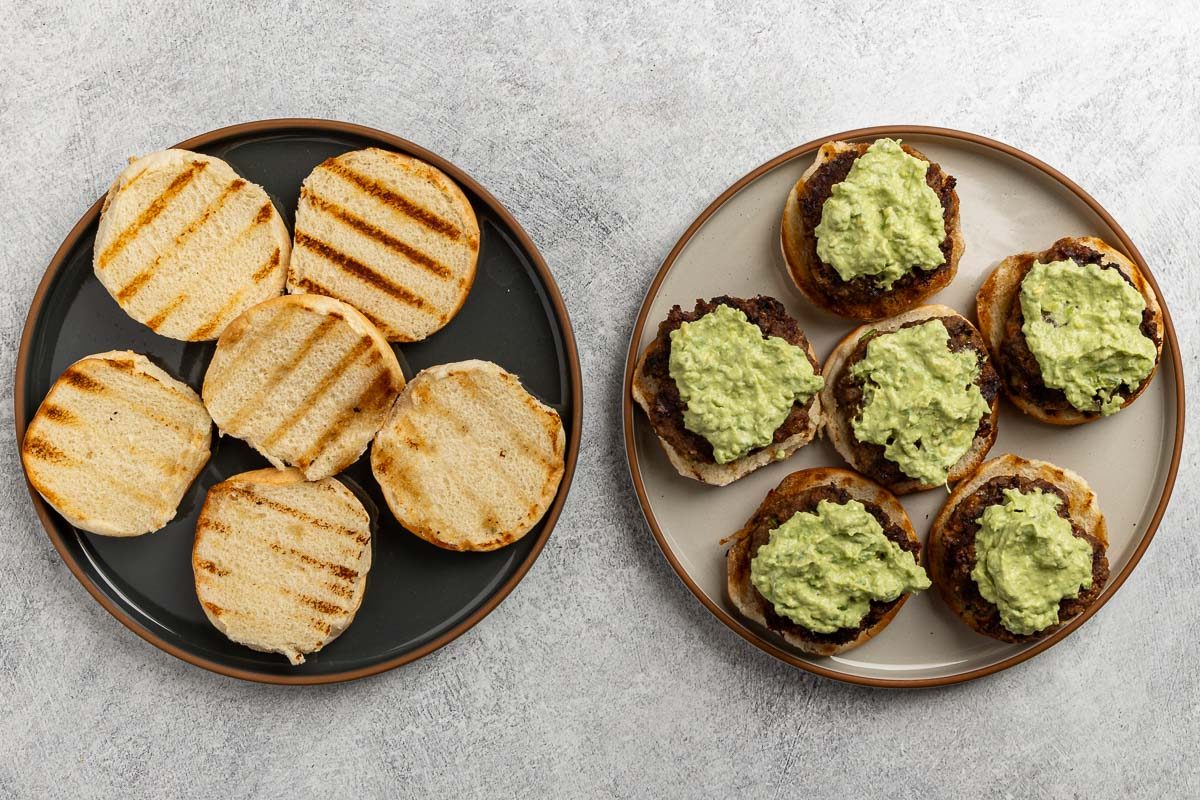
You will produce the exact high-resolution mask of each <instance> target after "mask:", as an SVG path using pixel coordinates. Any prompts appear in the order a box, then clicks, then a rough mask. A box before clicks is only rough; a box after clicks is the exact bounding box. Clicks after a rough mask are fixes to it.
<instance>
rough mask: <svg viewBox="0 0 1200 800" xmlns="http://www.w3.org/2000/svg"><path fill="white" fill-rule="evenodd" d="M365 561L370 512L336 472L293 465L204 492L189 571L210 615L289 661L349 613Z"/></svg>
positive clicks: (332, 634)
mask: <svg viewBox="0 0 1200 800" xmlns="http://www.w3.org/2000/svg"><path fill="white" fill-rule="evenodd" d="M370 568H371V521H370V517H369V515H368V514H367V511H366V509H364V508H363V505H362V503H361V502H359V500H358V498H357V497H355V496H354V493H353V492H351V491H350V490H349V489H347V488H346V487H345V486H343V485H342V484H341V483H339V482H338V481H337V480H335V479H333V478H326V479H324V480H320V481H314V482H309V481H305V480H304V476H303V475H301V474H300V472H299V471H297V470H294V469H288V470H274V469H261V470H256V471H254V472H244V473H242V474H240V475H234V476H233V477H232V478H229V479H228V480H225V481H222V482H221V483H218V484H217V485H216V486H213V487H212V488H211V489H209V491H208V497H207V498H206V499H205V501H204V508H203V509H202V510H201V512H200V518H199V520H198V521H197V522H196V539H195V543H194V545H193V547H192V571H193V573H194V575H195V579H196V597H197V598H198V599H199V601H200V606H201V608H203V609H204V614H205V616H207V617H208V619H209V621H210V622H212V624H213V625H214V626H215V627H216V628H217V630H219V631H220V632H221V633H223V634H225V635H226V636H227V637H229V638H230V639H232V640H233V641H235V642H238V643H239V644H244V645H246V646H247V647H249V648H251V649H253V650H260V651H263V652H267V653H280V654H282V655H284V656H287V658H288V660H289V661H291V662H292V663H293V664H302V663H304V654H306V653H315V652H317V651H318V650H320V649H321V648H323V647H324V646H325V645H327V644H329V643H330V642H331V641H333V640H334V639H336V638H337V637H338V635H339V634H341V633H342V631H344V630H346V628H347V627H349V625H350V623H351V622H353V621H354V616H355V614H356V613H357V612H358V608H359V606H360V605H361V604H362V599H363V593H364V591H365V590H366V585H367V572H368V571H369V570H370Z"/></svg>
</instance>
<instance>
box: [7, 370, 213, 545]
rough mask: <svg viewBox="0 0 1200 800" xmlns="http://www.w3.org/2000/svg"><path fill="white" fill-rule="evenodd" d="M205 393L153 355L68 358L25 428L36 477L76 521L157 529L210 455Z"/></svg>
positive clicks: (90, 526) (116, 532)
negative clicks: (70, 360) (173, 374)
mask: <svg viewBox="0 0 1200 800" xmlns="http://www.w3.org/2000/svg"><path fill="white" fill-rule="evenodd" d="M211 436H212V421H211V420H210V419H209V418H208V413H207V412H206V411H205V410H204V406H203V405H202V404H201V402H200V398H199V397H197V396H196V393H195V392H194V391H192V389H191V388H190V387H189V386H188V385H187V384H185V383H181V382H180V381H177V380H175V379H174V378H172V377H171V376H170V375H168V374H167V373H166V372H165V371H163V370H162V369H160V368H159V367H157V366H155V365H154V364H152V363H151V362H150V361H149V359H147V358H146V357H145V356H143V355H139V354H138V353H133V352H129V351H112V352H107V353H98V354H96V355H93V356H87V357H86V358H83V359H80V360H79V361H76V362H75V363H74V364H72V365H71V366H69V367H67V369H66V371H64V372H63V374H62V375H61V376H60V377H59V379H58V381H56V382H55V384H54V385H53V386H52V387H51V388H50V392H49V393H48V394H47V395H46V399H45V400H43V401H42V405H41V406H40V407H39V408H38V410H37V413H36V414H35V415H34V417H33V419H32V420H31V421H30V423H29V427H28V428H27V429H26V431H25V438H24V441H23V442H22V443H21V460H22V462H23V464H24V466H25V473H26V475H27V476H28V477H29V482H30V483H31V484H33V487H34V488H35V489H37V490H38V493H40V494H41V495H42V497H44V498H45V499H46V502H48V503H49V504H50V505H52V506H53V507H54V508H55V510H56V511H58V513H60V514H61V515H62V516H63V517H64V518H65V519H66V520H67V522H69V523H70V524H71V525H73V526H75V527H76V528H80V529H81V530H85V531H90V532H92V533H98V534H101V535H104V536H137V535H139V534H143V533H149V532H152V531H156V530H158V529H159V528H161V527H163V526H164V525H166V524H167V523H168V522H170V521H171V519H172V518H173V517H174V516H175V511H176V508H178V506H179V503H180V501H181V500H182V499H183V495H184V493H185V492H186V491H187V488H188V487H189V486H190V485H191V483H192V481H193V480H195V478H196V475H198V474H199V472H200V470H201V469H202V468H203V466H204V464H205V463H207V461H208V457H209V444H210V441H211Z"/></svg>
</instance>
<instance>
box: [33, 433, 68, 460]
mask: <svg viewBox="0 0 1200 800" xmlns="http://www.w3.org/2000/svg"><path fill="white" fill-rule="evenodd" d="M24 450H25V453H26V454H27V455H30V456H33V457H34V458H36V459H38V460H39V461H49V462H50V463H51V464H58V465H59V466H64V467H65V466H69V465H71V464H74V463H75V460H74V459H73V458H71V457H70V456H68V455H67V454H66V453H64V452H63V451H62V450H59V449H58V447H56V446H55V445H54V444H53V443H52V442H50V441H49V440H47V439H43V438H42V437H41V436H38V435H36V434H35V435H34V436H27V437H25V446H24Z"/></svg>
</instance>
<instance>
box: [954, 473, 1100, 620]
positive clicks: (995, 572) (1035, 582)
mask: <svg viewBox="0 0 1200 800" xmlns="http://www.w3.org/2000/svg"><path fill="white" fill-rule="evenodd" d="M1061 504H1062V499H1061V498H1059V497H1057V496H1056V495H1053V494H1050V493H1047V492H1041V491H1033V492H1029V493H1028V494H1026V493H1024V492H1020V491H1018V490H1016V489H1005V490H1004V502H1003V503H1001V504H999V505H994V506H988V507H987V508H986V509H985V510H984V512H983V515H982V516H981V517H980V518H979V519H978V520H976V522H978V523H979V532H978V533H977V534H975V568H974V569H973V570H971V577H972V578H973V579H974V580H975V583H976V585H977V586H978V587H979V593H980V594H981V595H983V599H985V600H987V601H988V602H989V603H995V604H996V607H997V608H998V609H1000V623H1001V624H1002V625H1004V627H1005V628H1008V629H1009V630H1010V631H1012V632H1013V633H1016V634H1021V635H1025V634H1030V633H1037V632H1038V631H1040V630H1044V629H1046V628H1049V627H1050V626H1051V625H1057V624H1058V604H1059V603H1060V602H1061V601H1062V600H1063V599H1064V598H1068V597H1070V598H1074V597H1078V596H1079V590H1080V589H1090V588H1091V586H1092V546H1091V544H1089V543H1088V542H1087V540H1085V539H1080V538H1079V537H1078V536H1075V535H1073V534H1072V533H1071V523H1070V522H1069V521H1067V520H1065V519H1063V518H1062V517H1060V516H1059V515H1058V507H1059V506H1060V505H1061Z"/></svg>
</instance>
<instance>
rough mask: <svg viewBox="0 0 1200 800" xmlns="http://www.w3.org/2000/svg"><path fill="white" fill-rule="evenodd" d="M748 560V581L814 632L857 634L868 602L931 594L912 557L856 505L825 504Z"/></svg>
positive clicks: (775, 532) (785, 527)
mask: <svg viewBox="0 0 1200 800" xmlns="http://www.w3.org/2000/svg"><path fill="white" fill-rule="evenodd" d="M770 535H771V538H770V541H768V542H767V543H766V544H764V545H763V546H762V547H760V548H758V553H757V554H756V555H755V556H754V558H753V559H752V560H751V561H750V582H751V583H753V584H754V587H755V588H756V589H758V591H759V593H760V594H761V595H762V596H763V597H765V598H766V599H767V601H768V602H770V603H771V605H773V606H774V607H775V613H777V614H779V615H780V616H781V617H787V618H788V619H790V620H791V621H792V622H795V623H796V624H797V625H802V626H804V627H805V628H807V629H808V630H810V631H813V632H815V633H833V632H834V631H836V630H838V629H839V628H856V627H858V625H859V623H861V622H862V618H863V617H865V616H866V615H867V612H868V611H870V610H871V601H872V600H881V601H884V602H887V601H890V600H895V599H896V598H897V597H899V596H900V595H902V594H904V593H905V592H916V591H920V590H922V589H928V588H929V577H928V576H927V575H926V574H925V570H924V569H922V568H921V567H920V566H919V565H918V564H917V561H916V559H915V558H914V557H913V554H912V553H910V552H908V551H907V550H903V549H901V548H900V546H899V545H898V544H896V543H895V542H893V541H892V540H890V539H888V538H887V537H886V536H884V535H883V528H882V527H881V526H880V524H879V521H878V520H877V519H875V517H874V516H872V515H871V513H870V512H868V511H867V509H866V508H865V507H864V506H863V504H862V503H860V502H858V501H857V500H850V501H849V502H847V503H845V504H844V505H843V504H838V503H831V502H830V501H828V500H822V501H821V502H820V503H818V504H817V511H816V513H815V514H813V513H809V512H803V511H802V512H799V513H797V514H794V515H792V518H791V519H789V520H788V521H787V522H784V523H783V524H782V525H780V526H779V527H778V528H773V529H772V530H771V532H770Z"/></svg>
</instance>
